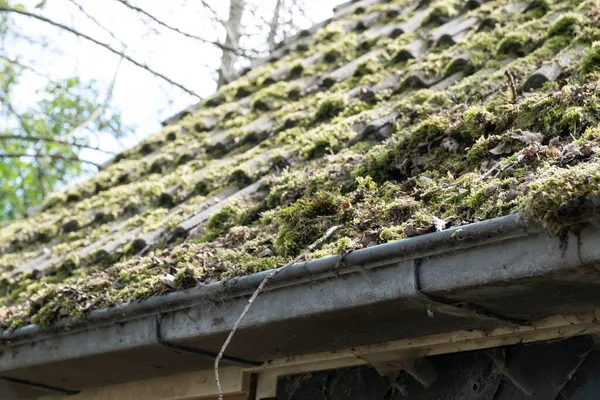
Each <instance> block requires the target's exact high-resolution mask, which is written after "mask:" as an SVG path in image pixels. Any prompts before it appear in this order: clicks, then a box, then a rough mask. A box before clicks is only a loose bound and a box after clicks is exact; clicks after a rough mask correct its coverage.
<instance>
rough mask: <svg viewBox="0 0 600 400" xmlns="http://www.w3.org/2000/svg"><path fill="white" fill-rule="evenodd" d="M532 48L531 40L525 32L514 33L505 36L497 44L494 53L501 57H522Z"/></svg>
mask: <svg viewBox="0 0 600 400" xmlns="http://www.w3.org/2000/svg"><path fill="white" fill-rule="evenodd" d="M532 47H533V46H532V44H531V38H530V37H529V35H528V34H527V33H526V32H514V33H509V34H507V35H506V36H505V37H504V38H503V39H502V40H501V41H500V43H498V48H497V49H496V51H497V52H498V53H499V54H502V55H511V56H517V57H523V56H524V55H525V54H527V53H528V52H529V51H530V50H532Z"/></svg>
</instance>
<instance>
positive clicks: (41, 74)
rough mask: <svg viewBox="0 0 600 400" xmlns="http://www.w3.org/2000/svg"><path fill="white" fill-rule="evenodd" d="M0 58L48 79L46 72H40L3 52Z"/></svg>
mask: <svg viewBox="0 0 600 400" xmlns="http://www.w3.org/2000/svg"><path fill="white" fill-rule="evenodd" d="M0 58H2V59H3V60H6V61H8V62H9V63H10V64H14V65H16V66H18V67H20V68H23V69H24V70H27V71H30V72H32V73H34V74H36V75H38V76H40V77H42V78H46V79H48V80H49V79H50V77H49V76H48V75H46V74H44V73H42V72H39V71H38V70H37V69H35V68H33V67H30V66H29V65H25V64H23V63H22V62H20V61H19V60H17V59H14V58H10V57H7V56H5V55H3V54H0Z"/></svg>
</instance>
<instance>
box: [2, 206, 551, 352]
mask: <svg viewBox="0 0 600 400" xmlns="http://www.w3.org/2000/svg"><path fill="white" fill-rule="evenodd" d="M542 231H545V230H544V229H543V228H542V227H540V226H539V225H532V224H528V223H527V222H525V221H523V220H522V219H521V218H519V216H518V215H517V214H513V215H509V216H505V217H500V218H495V219H492V220H487V221H482V222H476V223H473V224H471V225H464V226H460V227H454V228H450V229H447V230H444V231H441V232H436V233H432V234H427V235H422V236H417V237H413V238H408V239H403V240H398V241H394V242H390V243H385V244H381V245H377V246H372V247H368V248H365V249H360V250H355V251H352V252H350V253H348V254H347V255H346V256H344V257H343V266H342V267H340V259H339V257H337V256H329V257H325V258H321V259H316V260H311V261H305V262H301V263H298V264H295V265H293V266H291V267H289V268H287V269H286V270H285V271H283V272H282V273H280V274H278V275H277V276H276V277H275V278H274V279H273V280H272V281H271V282H270V284H269V286H268V287H267V288H266V289H265V291H269V290H273V289H278V288H283V287H288V286H294V285H298V284H302V283H306V282H309V281H310V280H311V277H313V276H322V275H323V274H328V273H332V272H334V273H336V274H337V273H339V272H340V270H352V269H356V268H359V267H366V266H368V267H369V268H375V267H378V266H381V265H386V264H391V263H395V262H399V261H403V260H406V259H415V258H422V257H429V256H432V255H436V254H441V253H444V252H446V251H448V250H455V251H457V250H464V249H467V248H469V247H475V246H483V245H485V244H489V243H492V242H496V241H500V240H505V239H511V238H514V237H519V236H524V235H526V234H529V233H532V232H542ZM269 272H270V271H262V272H259V273H256V274H252V275H246V276H241V277H237V278H233V279H230V280H227V281H220V282H214V283H210V284H208V285H204V286H198V287H195V288H191V289H186V290H181V291H177V292H172V293H169V294H166V295H163V296H156V297H151V298H149V299H146V300H142V301H140V302H136V303H125V304H122V305H118V306H115V307H111V308H105V309H100V310H94V311H91V312H90V313H89V314H88V315H87V317H86V318H85V319H84V320H74V319H65V320H63V321H60V322H59V323H58V324H56V325H55V326H53V327H52V328H50V329H49V328H43V327H41V326H39V325H34V324H32V325H26V326H23V327H20V328H17V329H15V330H14V331H9V330H5V331H3V332H2V335H1V336H0V341H3V342H15V341H20V340H26V339H27V338H32V337H37V336H48V335H53V334H58V333H61V331H64V330H65V329H68V332H69V333H72V332H74V331H77V330H79V329H90V328H93V327H95V326H98V325H106V323H115V324H116V323H122V322H126V321H128V320H131V319H135V318H139V317H143V316H147V315H153V314H156V313H157V312H161V313H167V312H174V311H178V310H180V309H184V308H189V307H191V306H193V305H195V304H200V303H204V302H206V301H210V300H216V299H218V300H223V299H232V298H236V297H243V296H246V295H249V294H252V293H253V292H254V290H256V288H257V287H258V285H259V284H260V282H262V280H263V279H264V278H265V276H266V275H267V274H268V273H269Z"/></svg>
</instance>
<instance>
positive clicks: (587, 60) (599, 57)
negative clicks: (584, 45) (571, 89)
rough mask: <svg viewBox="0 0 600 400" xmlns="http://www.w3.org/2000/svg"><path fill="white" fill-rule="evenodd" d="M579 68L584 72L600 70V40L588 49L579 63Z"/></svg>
mask: <svg viewBox="0 0 600 400" xmlns="http://www.w3.org/2000/svg"><path fill="white" fill-rule="evenodd" d="M579 70H580V71H581V72H582V73H584V74H590V73H598V72H600V42H594V43H593V44H592V46H591V47H590V48H588V49H587V51H586V52H585V54H584V55H583V58H582V60H581V63H580V64H579Z"/></svg>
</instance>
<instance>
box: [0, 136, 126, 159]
mask: <svg viewBox="0 0 600 400" xmlns="http://www.w3.org/2000/svg"><path fill="white" fill-rule="evenodd" d="M0 140H23V141H27V142H49V143H56V144H60V145H64V146H70V147H78V148H80V149H89V150H95V151H100V152H102V153H106V154H115V153H114V152H112V151H108V150H104V149H102V148H100V147H97V146H91V145H87V144H82V143H77V142H71V141H67V140H62V139H57V138H49V137H40V136H27V135H12V134H0Z"/></svg>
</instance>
